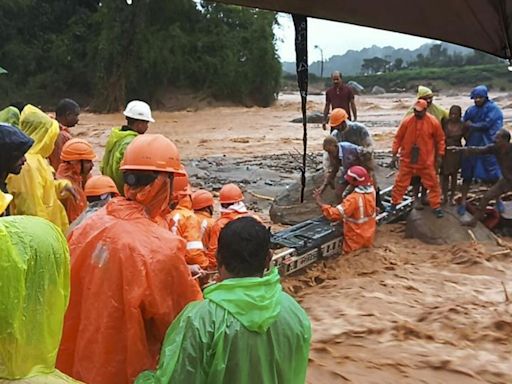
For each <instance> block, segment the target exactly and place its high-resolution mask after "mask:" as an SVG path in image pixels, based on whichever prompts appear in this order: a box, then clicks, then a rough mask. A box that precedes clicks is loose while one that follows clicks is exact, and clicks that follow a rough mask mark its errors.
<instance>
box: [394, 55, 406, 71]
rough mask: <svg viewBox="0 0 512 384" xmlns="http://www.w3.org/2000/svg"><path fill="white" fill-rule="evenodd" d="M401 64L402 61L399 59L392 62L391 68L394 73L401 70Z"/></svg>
mask: <svg viewBox="0 0 512 384" xmlns="http://www.w3.org/2000/svg"><path fill="white" fill-rule="evenodd" d="M403 64H404V60H403V59H402V58H401V57H397V58H396V59H395V61H394V62H393V68H394V69H395V71H399V70H401V69H402V66H403Z"/></svg>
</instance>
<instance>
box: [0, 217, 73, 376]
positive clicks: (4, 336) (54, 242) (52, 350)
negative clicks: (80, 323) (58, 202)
mask: <svg viewBox="0 0 512 384" xmlns="http://www.w3.org/2000/svg"><path fill="white" fill-rule="evenodd" d="M69 263H70V261H69V251H68V247H67V243H66V239H65V238H64V235H63V234H62V232H61V231H60V230H58V229H57V227H56V226H54V225H53V224H51V223H50V222H48V221H47V220H44V219H41V218H39V217H31V216H10V217H3V218H0V282H1V284H0V383H10V382H11V380H13V382H15V383H17V384H19V383H31V384H35V383H47V384H48V383H52V384H53V383H55V384H56V383H76V381H75V380H73V379H71V378H69V377H67V376H66V375H64V374H62V373H60V372H59V371H57V370H56V369H55V360H56V358H57V351H58V348H59V344H60V339H61V336H62V327H63V322H64V313H65V311H66V308H67V305H68V299H69V278H70V276H69ZM14 380H16V381H14Z"/></svg>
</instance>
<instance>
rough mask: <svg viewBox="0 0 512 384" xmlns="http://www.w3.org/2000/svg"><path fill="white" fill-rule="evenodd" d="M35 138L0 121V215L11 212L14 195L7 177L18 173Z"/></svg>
mask: <svg viewBox="0 0 512 384" xmlns="http://www.w3.org/2000/svg"><path fill="white" fill-rule="evenodd" d="M33 144H34V140H32V139H31V138H30V137H28V136H27V135H25V134H24V133H23V132H21V131H20V130H19V129H18V128H16V127H14V126H12V125H9V124H2V123H0V216H2V215H8V214H9V209H8V206H9V203H10V202H11V201H12V199H13V196H12V195H11V194H9V193H8V192H7V185H6V184H5V179H6V178H7V176H8V175H9V174H12V175H18V174H19V173H20V172H21V169H22V168H23V165H24V164H25V161H26V159H25V153H27V151H28V150H29V149H30V147H31V146H32V145H33Z"/></svg>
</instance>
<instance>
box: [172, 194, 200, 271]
mask: <svg viewBox="0 0 512 384" xmlns="http://www.w3.org/2000/svg"><path fill="white" fill-rule="evenodd" d="M168 218H169V220H168V221H169V228H170V230H171V232H172V233H173V234H175V235H178V236H180V237H182V238H183V239H184V240H185V241H186V254H185V260H186V261H187V263H188V264H190V265H192V264H197V265H199V266H200V267H201V268H206V267H208V258H207V257H206V256H205V253H204V247H203V242H202V239H201V222H200V221H199V219H198V218H197V217H196V215H195V214H194V211H193V210H192V200H191V199H190V196H182V197H181V198H180V200H179V202H178V205H177V206H176V208H175V209H174V210H173V211H172V212H171V213H170V214H169V215H168Z"/></svg>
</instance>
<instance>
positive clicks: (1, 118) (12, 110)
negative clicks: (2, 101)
mask: <svg viewBox="0 0 512 384" xmlns="http://www.w3.org/2000/svg"><path fill="white" fill-rule="evenodd" d="M0 122H1V123H6V124H10V125H14V126H15V127H19V126H20V111H18V108H16V107H7V108H5V109H2V110H1V111H0Z"/></svg>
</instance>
